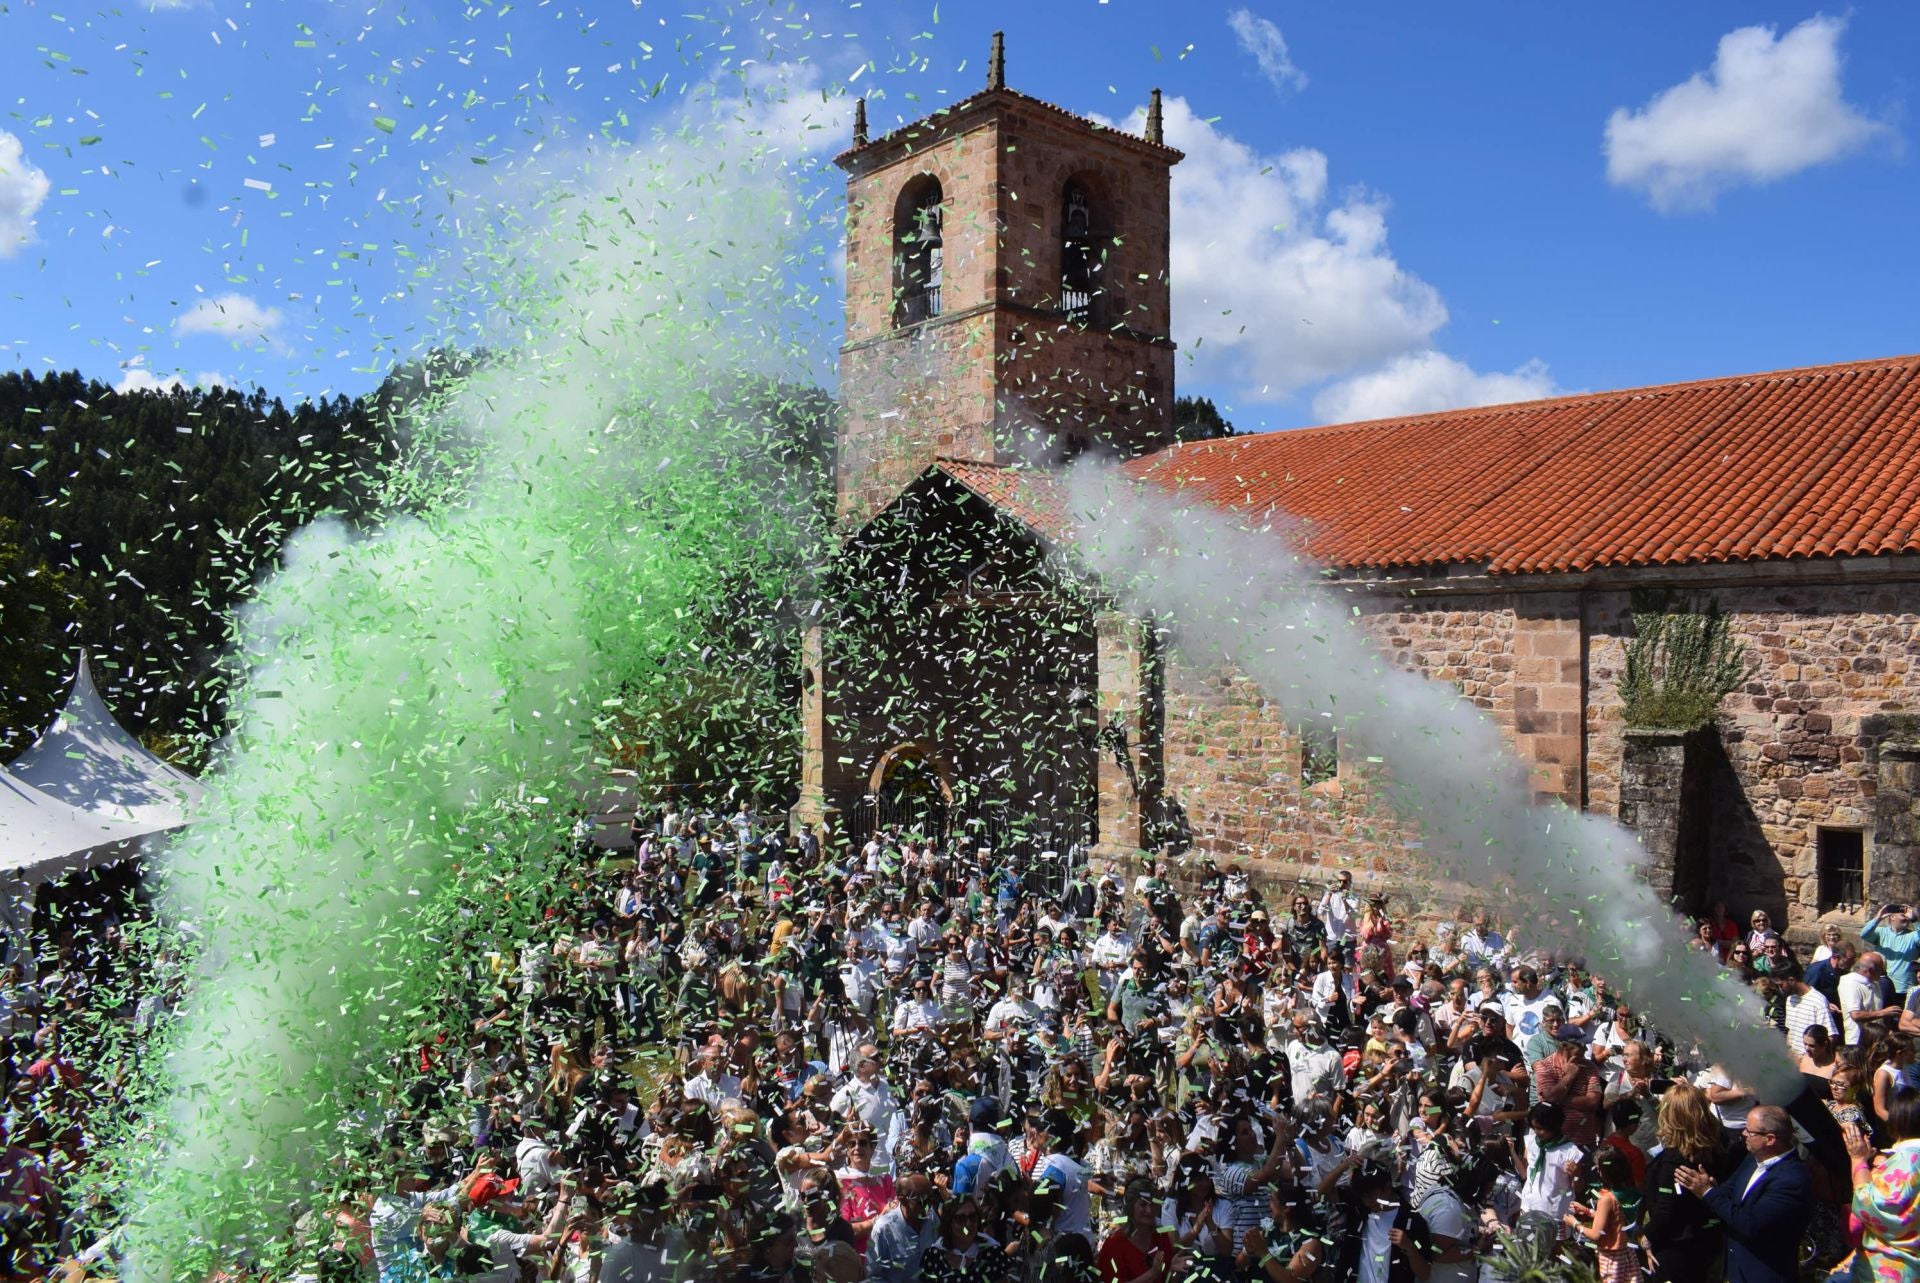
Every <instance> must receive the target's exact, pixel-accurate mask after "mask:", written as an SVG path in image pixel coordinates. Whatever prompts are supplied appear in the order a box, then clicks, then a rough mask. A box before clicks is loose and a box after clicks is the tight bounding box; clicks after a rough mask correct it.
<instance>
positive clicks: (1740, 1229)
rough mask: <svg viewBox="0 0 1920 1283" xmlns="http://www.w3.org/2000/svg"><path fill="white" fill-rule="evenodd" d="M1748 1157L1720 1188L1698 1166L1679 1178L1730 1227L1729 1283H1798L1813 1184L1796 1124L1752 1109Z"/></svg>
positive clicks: (1780, 1112) (1745, 1135) (1771, 1110)
mask: <svg viewBox="0 0 1920 1283" xmlns="http://www.w3.org/2000/svg"><path fill="white" fill-rule="evenodd" d="M1740 1136H1741V1140H1742V1142H1743V1143H1744V1144H1745V1145H1746V1148H1747V1156H1746V1158H1745V1159H1744V1160H1742V1161H1741V1163H1740V1166H1738V1167H1736V1168H1734V1170H1733V1175H1732V1176H1729V1177H1728V1178H1727V1179H1726V1180H1724V1181H1722V1182H1721V1183H1720V1184H1719V1185H1715V1184H1714V1183H1713V1177H1712V1176H1710V1175H1708V1174H1707V1173H1706V1172H1703V1171H1701V1170H1700V1169H1699V1168H1697V1167H1682V1168H1680V1169H1679V1170H1678V1171H1676V1172H1675V1173H1674V1179H1675V1180H1676V1181H1678V1182H1679V1183H1680V1185H1681V1186H1682V1187H1683V1188H1684V1189H1685V1190H1686V1191H1687V1192H1688V1193H1689V1194H1693V1195H1695V1196H1696V1197H1698V1198H1699V1199H1700V1200H1701V1201H1702V1202H1704V1203H1705V1204H1706V1205H1707V1208H1708V1210H1709V1211H1711V1212H1712V1213H1713V1214H1714V1215H1715V1216H1717V1217H1719V1218H1720V1220H1721V1221H1722V1222H1723V1223H1724V1224H1725V1225H1726V1227H1727V1283H1795V1280H1797V1279H1798V1278H1799V1276H1800V1239H1801V1236H1802V1235H1804V1234H1805V1233H1806V1231H1807V1218H1808V1215H1809V1213H1810V1210H1811V1208H1812V1206H1813V1182H1812V1179H1811V1178H1810V1177H1809V1176H1808V1175H1807V1165H1806V1164H1805V1163H1803V1162H1801V1161H1800V1156H1799V1155H1798V1154H1797V1153H1796V1152H1795V1150H1794V1137H1793V1120H1792V1119H1791V1118H1788V1117H1787V1111H1786V1110H1784V1109H1780V1108H1778V1107H1777V1106H1774V1105H1758V1106H1755V1107H1754V1108H1752V1109H1750V1110H1748V1111H1747V1124H1746V1127H1745V1128H1744V1129H1743V1130H1742V1131H1741V1133H1740Z"/></svg>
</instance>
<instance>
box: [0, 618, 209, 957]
mask: <svg viewBox="0 0 1920 1283" xmlns="http://www.w3.org/2000/svg"><path fill="white" fill-rule="evenodd" d="M204 794H205V789H204V788H203V787H202V786H201V785H200V784H199V782H197V781H196V780H194V778H193V777H192V776H190V775H187V774H186V773H185V772H183V771H181V770H179V769H177V768H176V767H173V766H171V765H169V764H168V763H166V762H163V761H162V760H160V758H158V757H156V756H154V754H152V753H150V752H148V751H147V749H146V748H145V747H144V746H142V745H141V743H140V741H139V740H137V739H135V738H134V737H133V736H132V735H130V734H129V733H128V732H127V729H126V728H125V727H123V726H121V725H120V723H119V722H118V721H116V720H114V716H113V714H112V712H110V711H109V710H108V708H107V705H106V701H104V700H102V699H101V698H100V692H99V690H98V688H96V687H95V686H94V684H93V674H92V673H91V672H90V671H89V670H88V667H87V659H86V656H85V655H82V656H81V657H80V665H79V668H78V669H77V671H76V672H75V673H74V678H73V689H72V690H71V691H69V692H68V694H67V703H66V706H65V707H64V708H62V709H61V710H60V715H59V716H58V717H57V718H55V719H54V723H53V725H52V726H51V727H49V728H48V729H47V731H46V732H45V733H44V734H43V735H41V736H40V738H39V739H38V740H36V741H35V742H34V745H33V747H32V748H30V749H28V750H27V751H26V752H25V753H23V754H22V755H21V756H20V757H19V758H18V759H17V760H16V761H15V762H14V763H13V764H12V765H11V766H8V767H0V934H4V936H5V938H6V940H7V943H8V944H9V946H11V947H10V948H9V952H10V953H14V952H18V947H19V946H20V945H21V944H23V943H24V942H25V940H26V936H27V930H28V926H29V923H30V920H31V918H32V916H33V902H34V893H35V891H36V890H37V889H38V888H39V887H40V886H41V884H43V883H46V882H51V881H55V880H57V879H59V878H62V877H65V876H67V875H68V874H70V873H77V872H81V871H83V870H85V869H89V868H93V867H95V866H96V865H102V864H111V863H113V862H114V861H116V860H122V859H125V858H127V857H128V856H131V855H133V854H135V853H137V852H138V850H139V849H140V841H141V839H142V838H145V837H148V836H150V835H153V834H158V833H164V832H167V831H168V830H171V829H177V828H179V827H181V826H182V825H184V824H188V823H190V822H191V821H192V818H193V809H194V807H195V806H196V805H198V803H199V801H200V799H201V797H202V796H203V795H204ZM28 961H29V965H31V961H30V957H29V958H28Z"/></svg>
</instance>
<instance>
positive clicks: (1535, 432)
mask: <svg viewBox="0 0 1920 1283" xmlns="http://www.w3.org/2000/svg"><path fill="white" fill-rule="evenodd" d="M936 466H938V467H939V468H940V470H941V471H943V472H945V473H947V475H949V476H951V477H953V478H954V479H955V480H957V481H959V482H960V483H961V484H962V485H964V486H966V487H967V488H968V489H970V490H972V491H973V492H974V493H976V494H978V495H980V496H981V497H982V498H984V499H986V500H987V501H988V502H990V503H992V504H994V505H995V506H996V507H998V508H1000V509H1001V510H1002V511H1005V512H1006V513H1008V514H1009V515H1010V516H1013V517H1015V518H1017V519H1019V520H1021V521H1023V522H1025V523H1027V524H1028V525H1029V526H1032V527H1033V528H1034V529H1035V530H1037V531H1038V532H1039V533H1041V534H1042V535H1044V536H1046V537H1047V538H1049V539H1052V540H1054V541H1056V542H1070V541H1071V539H1072V537H1073V521H1072V519H1071V518H1070V516H1069V515H1068V512H1067V507H1066V503H1065V497H1064V495H1063V494H1062V493H1061V490H1060V487H1059V485H1058V484H1057V483H1056V482H1055V480H1054V479H1053V478H1052V477H1050V476H1048V475H1047V474H1045V473H1042V472H1035V471H1032V470H1027V469H1013V468H1005V467H1000V466H996V465H994V464H986V463H975V462H966V461H961V460H948V459H943V460H941V461H940V462H939V463H938V464H937V465H936ZM1126 466H1127V470H1128V471H1129V472H1131V473H1132V474H1133V475H1135V476H1136V477H1140V478H1143V479H1145V480H1147V481H1151V482H1153V483H1154V484H1156V485H1159V486H1162V487H1164V488H1166V489H1168V490H1171V491H1174V492H1176V493H1178V494H1181V495H1183V496H1187V497H1192V498H1197V499H1199V500H1201V501H1203V502H1206V503H1209V504H1212V505H1215V506H1217V507H1221V508H1226V509H1230V510H1235V511H1240V512H1244V513H1248V514H1250V515H1257V514H1260V513H1264V512H1267V511H1270V510H1274V509H1278V510H1281V511H1284V512H1286V513H1288V514H1289V515H1291V516H1292V517H1293V518H1295V519H1297V520H1299V521H1301V522H1304V523H1305V525H1306V528H1307V529H1308V531H1309V532H1310V533H1309V536H1308V540H1307V551H1308V552H1309V553H1311V554H1312V555H1313V556H1315V557H1316V558H1318V559H1320V560H1321V561H1323V562H1326V563H1327V564H1329V565H1333V566H1337V567H1340V568H1343V569H1369V570H1391V569H1402V568H1414V567H1439V566H1446V565H1469V566H1484V567H1485V569H1486V570H1487V571H1488V572H1490V573H1494V574H1517V573H1526V572H1563V571H1580V570H1587V569H1591V568H1593V567H1598V566H1643V565H1681V564H1688V563H1695V564H1697V563H1706V562H1728V561H1752V560H1759V559H1764V558H1805V557H1825V556H1846V555H1856V556H1871V555H1881V554H1889V553H1915V552H1920V356H1905V357H1893V358H1889V359H1886V360H1879V361H1856V362H1853V363H1850V364H1846V365H1825V366H1814V367H1810V368H1807V369H1800V370H1781V371H1777V372H1775V373H1771V374H1752V375H1740V376H1737V377H1734V378H1724V379H1707V380H1702V381H1700V382H1696V383H1674V384H1668V385H1665V386H1661V387H1650V388H1631V389H1627V390H1625V391H1620V392H1601V393H1594V394H1589V395H1582V396H1569V397H1559V398H1556V399H1553V400H1549V401H1526V402H1521V403H1518V404H1514V405H1497V406H1484V407H1480V408H1477V409H1470V410H1450V411H1446V412H1444V413H1439V414H1423V415H1412V416H1409V417H1406V418H1399V419H1377V420H1374V421H1372V422H1368V423H1348V424H1336V425H1332V426H1328V427H1319V428H1301V429H1296V430H1293V431H1287V432H1270V433H1264V434H1261V435H1258V436H1247V437H1234V438H1229V439H1227V440H1223V441H1207V442H1199V443H1195V444H1190V445H1178V446H1172V447H1170V448H1168V449H1166V450H1162V451H1160V452H1158V453H1156V454H1151V455H1148V456H1146V457H1144V458H1141V459H1136V460H1134V461H1133V462H1131V463H1129V464H1128V465H1126Z"/></svg>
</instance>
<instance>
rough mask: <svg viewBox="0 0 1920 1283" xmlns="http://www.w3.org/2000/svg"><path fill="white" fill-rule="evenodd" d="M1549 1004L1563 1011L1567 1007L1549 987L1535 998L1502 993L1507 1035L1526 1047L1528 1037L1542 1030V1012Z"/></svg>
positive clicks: (1501, 1003)
mask: <svg viewBox="0 0 1920 1283" xmlns="http://www.w3.org/2000/svg"><path fill="white" fill-rule="evenodd" d="M1549 1004H1551V1005H1553V1006H1555V1007H1559V1008H1561V1010H1562V1011H1564V1010H1565V1009H1566V1004H1565V1003H1563V1002H1561V1001H1560V999H1559V998H1558V997H1557V996H1556V995H1555V994H1554V993H1553V992H1552V991H1551V990H1548V989H1542V990H1541V991H1540V993H1539V996H1538V997H1535V998H1523V997H1521V996H1520V995H1519V994H1517V993H1507V994H1503V995H1501V999H1500V1005H1501V1006H1502V1007H1505V1008H1506V1011H1507V1036H1508V1037H1510V1038H1512V1039H1513V1041H1514V1042H1516V1043H1518V1044H1520V1046H1521V1047H1522V1048H1524V1047H1525V1046H1526V1045H1527V1039H1529V1038H1531V1037H1533V1036H1534V1035H1535V1034H1537V1033H1539V1032H1540V1029H1541V1013H1542V1012H1544V1011H1545V1010H1546V1009H1547V1007H1548V1005H1549ZM1548 1032H1549V1033H1551V1032H1552V1031H1551V1030H1548Z"/></svg>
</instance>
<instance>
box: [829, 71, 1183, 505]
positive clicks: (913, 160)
mask: <svg viewBox="0 0 1920 1283" xmlns="http://www.w3.org/2000/svg"><path fill="white" fill-rule="evenodd" d="M1179 160H1180V153H1179V152H1177V151H1175V150H1174V149H1173V148H1171V147H1168V146H1167V145H1166V144H1165V143H1164V142H1163V141H1162V138H1161V131H1160V94H1159V91H1158V90H1155V91H1154V94H1153V101H1152V106H1151V108H1150V109H1149V111H1148V116H1147V122H1146V134H1145V136H1144V137H1138V136H1135V135H1132V134H1127V133H1122V132H1120V131H1118V130H1114V129H1108V128H1106V127H1104V126H1102V125H1099V124H1096V123H1095V122H1093V121H1091V120H1088V119H1086V118H1084V117H1081V116H1076V115H1074V114H1072V113H1071V112H1068V111H1065V110H1063V109H1061V108H1059V107H1055V106H1053V105H1051V104H1049V103H1045V102H1042V101H1040V100H1039V99H1036V98H1030V97H1028V96H1027V95H1025V94H1022V93H1019V92H1017V91H1015V90H1012V89H1009V88H1007V86H1006V75H1005V44H1004V40H1003V38H1002V36H1001V35H1000V34H998V33H996V34H995V35H994V38H993V56H992V58H991V59H990V61H989V64H988V73H987V87H986V89H984V90H983V91H981V92H980V93H977V94H975V95H973V96H972V97H970V98H967V99H964V100H963V101H961V102H957V103H955V104H953V105H952V106H950V107H947V108H944V109H942V110H941V111H938V112H936V113H934V114H933V115H931V116H929V117H927V118H925V119H924V120H919V121H916V122H914V123H912V124H910V125H906V126H904V127H902V128H900V129H897V130H895V131H894V132H892V133H890V134H887V135H885V136H884V137H879V138H872V139H870V138H868V136H867V130H866V104H865V102H864V100H863V101H862V102H861V103H859V104H858V105H857V108H856V114H855V118H854V137H853V146H852V147H851V148H849V149H848V150H847V151H845V152H843V153H842V154H841V155H840V156H838V157H837V158H836V160H835V163H836V164H838V165H839V166H840V167H841V168H842V169H844V170H846V172H847V303H846V306H847V316H846V339H845V343H844V345H843V346H842V347H841V349H840V394H841V401H842V414H841V421H840V427H839V437H838V477H837V485H838V505H837V511H838V515H839V518H840V520H841V522H842V524H843V525H858V524H860V523H862V522H864V521H866V520H867V519H868V518H869V517H871V516H873V515H874V514H875V513H876V512H878V511H880V510H881V509H882V508H884V507H885V506H886V505H887V504H888V503H890V502H891V501H892V500H893V498H894V496H896V495H897V494H898V493H899V492H900V490H901V489H902V488H903V487H905V486H906V485H907V483H908V482H910V481H912V480H913V478H914V477H916V476H918V475H919V474H920V473H921V472H923V471H925V470H926V468H927V466H928V465H929V464H931V463H932V462H933V461H934V460H935V459H936V458H938V457H942V456H946V457H955V458H963V459H970V460H975V461H979V462H986V463H1001V464H1011V463H1016V462H1031V463H1045V462H1048V461H1049V460H1056V461H1057V460H1059V459H1063V458H1067V457H1071V456H1072V455H1074V454H1077V453H1079V452H1080V451H1082V450H1085V449H1088V448H1092V447H1095V446H1099V447H1102V448H1104V449H1107V450H1110V451H1113V452H1115V453H1118V454H1121V455H1133V454H1139V453H1142V452H1144V451H1147V450H1151V449H1154V448H1157V447H1158V446H1161V445H1164V444H1166V443H1167V442H1168V441H1170V440H1171V439H1172V431H1173V356H1174V345H1173V342H1172V340H1171V338H1169V333H1170V324H1169V316H1168V288H1167V242H1168V195H1167V193H1168V179H1169V171H1170V170H1171V169H1172V167H1173V165H1174V164H1176V163H1177V162H1178V161H1179Z"/></svg>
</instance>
